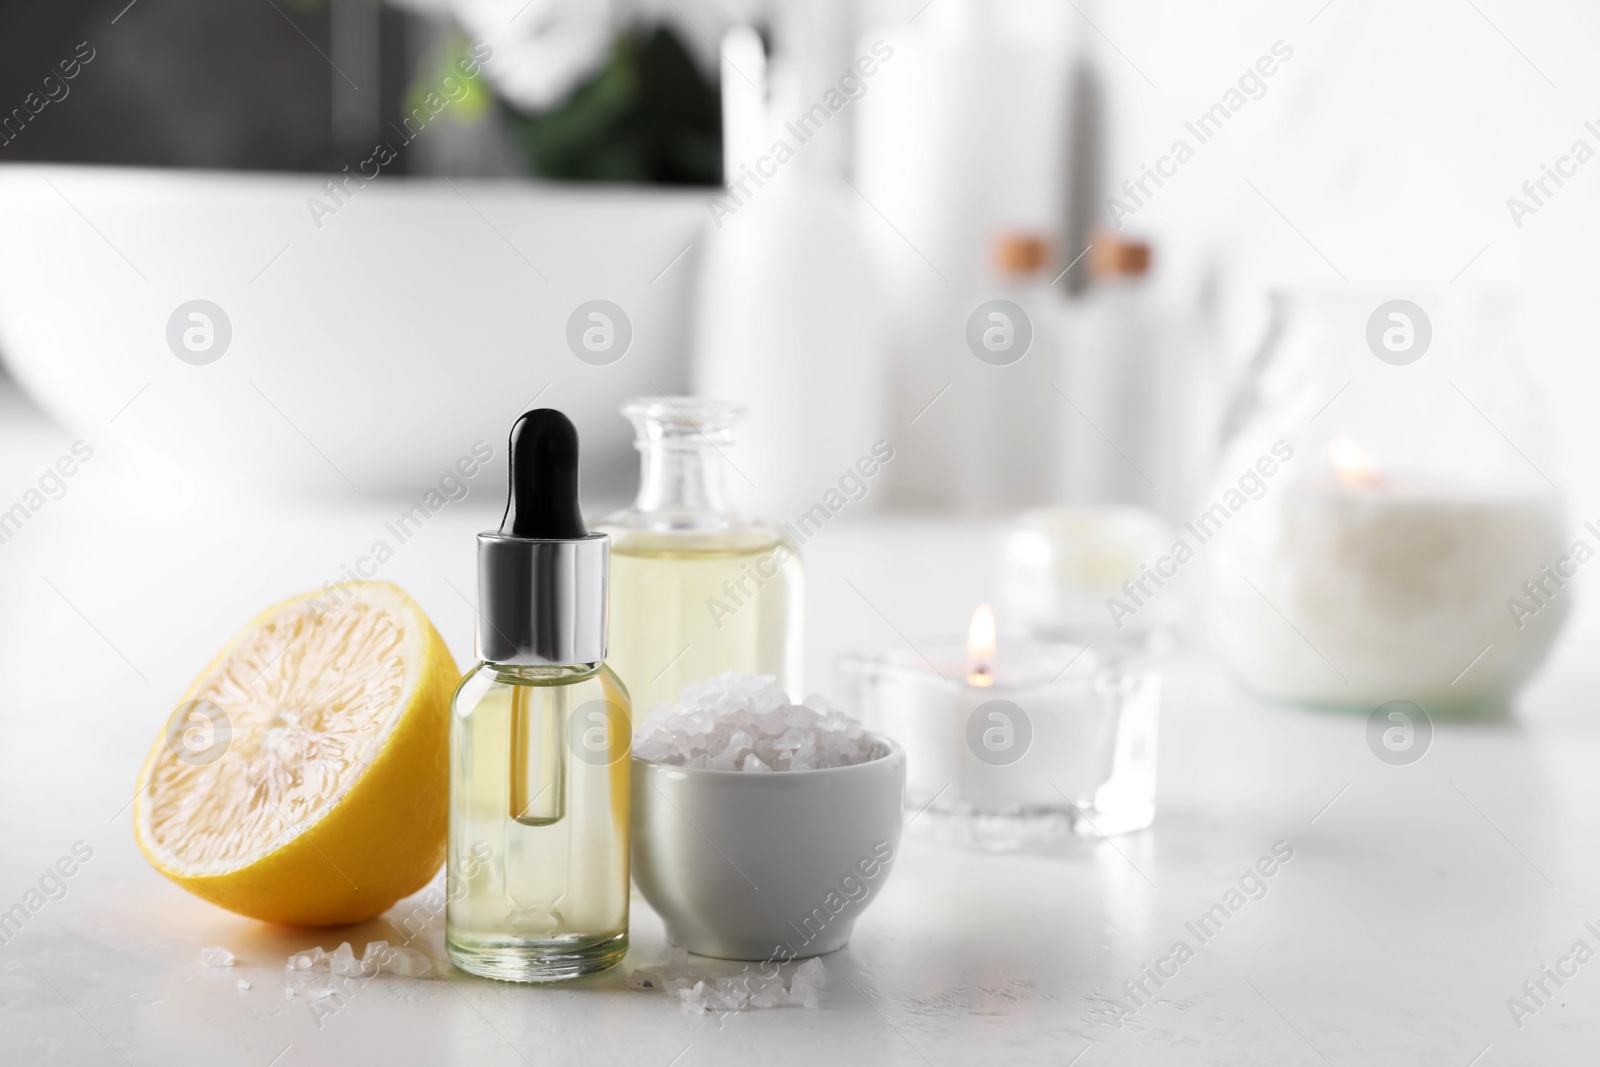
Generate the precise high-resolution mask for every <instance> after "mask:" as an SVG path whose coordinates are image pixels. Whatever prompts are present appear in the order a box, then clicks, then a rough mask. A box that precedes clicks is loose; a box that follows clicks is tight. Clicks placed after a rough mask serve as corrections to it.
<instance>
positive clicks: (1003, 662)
mask: <svg viewBox="0 0 1600 1067" xmlns="http://www.w3.org/2000/svg"><path fill="white" fill-rule="evenodd" d="M839 673H840V685H839V690H840V692H841V694H842V695H843V697H844V700H845V706H846V707H847V708H848V709H849V710H851V711H853V712H855V713H856V714H857V715H859V716H860V718H861V720H862V722H863V724H864V725H866V727H867V728H868V729H870V730H875V731H877V732H880V733H884V734H887V735H889V736H890V737H893V738H895V739H896V740H897V741H899V742H900V743H901V744H902V745H903V746H905V749H906V757H907V759H906V775H907V777H906V806H907V808H908V809H909V810H912V811H919V812H920V811H922V810H924V809H926V808H929V807H932V808H933V810H935V811H936V812H940V813H944V814H948V815H962V816H968V815H975V816H1004V817H1008V818H1012V819H1018V820H1029V819H1042V820H1044V821H1046V822H1053V823H1056V824H1059V825H1060V826H1061V827H1062V828H1065V829H1068V830H1074V831H1077V832H1083V833H1091V832H1095V831H1094V830H1092V829H1091V827H1090V825H1089V823H1090V822H1092V823H1093V825H1094V826H1095V827H1098V830H1099V832H1103V833H1117V832H1123V831H1126V830H1133V829H1139V828H1142V827H1144V826H1147V825H1149V823H1150V819H1151V818H1152V817H1153V815H1154V804H1155V757H1156V718H1157V705H1158V700H1159V691H1160V676H1159V675H1158V674H1157V673H1156V672H1155V671H1152V670H1147V669H1143V668H1130V667H1128V666H1127V665H1126V664H1125V663H1117V662H1112V661H1108V660H1105V659H1103V658H1102V657H1100V656H1098V655H1096V653H1095V652H1094V651H1093V650H1092V649H1086V648H1083V647H1081V646H1075V645H1066V644H1051V643H1043V642H1034V641H1026V642H1025V641H1008V642H1006V643H1005V644H1004V645H1002V644H1001V643H1000V641H999V639H998V626H997V623H996V619H995V613H994V611H993V609H992V608H990V606H989V605H988V604H980V605H979V606H978V608H977V610H976V611H974V612H973V615H972V622H971V625H970V626H969V627H968V630H967V640H966V644H965V647H964V648H963V647H962V645H961V643H960V642H958V641H942V642H935V643H921V644H919V646H918V649H916V650H912V649H896V650H893V651H889V652H884V653H875V654H860V655H848V656H845V657H843V658H842V659H841V660H840V663H839Z"/></svg>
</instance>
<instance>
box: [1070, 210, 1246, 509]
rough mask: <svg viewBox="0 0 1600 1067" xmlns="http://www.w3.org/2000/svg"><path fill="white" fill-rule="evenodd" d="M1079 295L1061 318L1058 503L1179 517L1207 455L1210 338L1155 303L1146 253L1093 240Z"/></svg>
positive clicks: (1201, 322)
mask: <svg viewBox="0 0 1600 1067" xmlns="http://www.w3.org/2000/svg"><path fill="white" fill-rule="evenodd" d="M1089 259H1090V260H1091V261H1092V264H1093V265H1092V268H1091V271H1090V275H1091V278H1092V281H1091V285H1090V288H1089V291H1088V292H1087V293H1085V294H1084V296H1083V297H1081V298H1079V299H1077V300H1074V301H1070V302H1069V303H1068V304H1067V305H1066V306H1064V307H1062V308H1061V309H1060V314H1059V316H1058V319H1057V322H1058V328H1059V329H1060V330H1061V332H1062V337H1063V339H1062V344H1061V349H1062V355H1061V358H1060V362H1059V380H1058V385H1059V387H1060V389H1061V391H1062V392H1063V393H1064V394H1065V395H1066V397H1067V399H1068V400H1069V401H1070V402H1071V404H1070V407H1069V410H1068V412H1067V413H1066V415H1065V416H1064V417H1063V419H1062V421H1061V423H1060V425H1059V431H1060V436H1059V438H1058V442H1057V444H1056V455H1057V457H1058V461H1059V472H1060V474H1059V478H1060V480H1059V482H1058V483H1057V495H1058V496H1059V498H1060V499H1061V500H1062V501H1063V502H1065V503H1068V504H1131V505H1135V506H1138V507H1142V508H1147V509H1149V510H1151V511H1154V512H1156V513H1158V514H1160V515H1161V516H1162V517H1163V518H1165V519H1167V520H1168V521H1178V520H1181V519H1182V518H1185V517H1187V510H1188V509H1189V508H1190V507H1191V506H1192V505H1193V503H1194V499H1195V493H1196V491H1197V490H1198V488H1199V486H1200V484H1201V483H1202V482H1203V481H1204V479H1205V478H1206V477H1207V476H1208V475H1209V470H1210V467H1209V464H1210V458H1211V455H1212V453H1213V452H1214V450H1215V437H1216V422H1217V411H1216V409H1217V402H1218V398H1217V392H1218V388H1217V386H1218V383H1217V381H1216V374H1215V373H1214V368H1213V365H1212V364H1213V362H1214V351H1213V347H1212V346H1213V331H1212V330H1211V329H1209V326H1208V323H1207V322H1206V321H1205V315H1204V310H1205V309H1204V308H1201V309H1199V310H1198V311H1197V312H1196V313H1195V314H1192V315H1191V314H1189V313H1187V312H1185V311H1184V309H1182V308H1180V307H1177V306H1175V305H1173V304H1171V303H1169V302H1168V301H1166V300H1164V299H1163V297H1162V296H1161V294H1160V292H1159V290H1158V289H1157V288H1156V286H1155V285H1154V283H1153V281H1152V280H1151V278H1150V265H1151V252H1150V246H1149V245H1148V244H1145V243H1144V242H1142V241H1137V240H1127V239H1121V238H1118V237H1116V236H1115V235H1113V234H1109V233H1106V232H1104V231H1102V232H1101V233H1099V234H1097V235H1096V237H1095V239H1094V245H1093V249H1092V250H1091V252H1090V253H1089Z"/></svg>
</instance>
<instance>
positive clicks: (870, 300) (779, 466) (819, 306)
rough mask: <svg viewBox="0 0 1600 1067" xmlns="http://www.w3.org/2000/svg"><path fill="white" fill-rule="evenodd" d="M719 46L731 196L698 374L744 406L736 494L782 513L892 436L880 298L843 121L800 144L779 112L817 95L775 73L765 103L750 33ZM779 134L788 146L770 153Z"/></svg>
mask: <svg viewBox="0 0 1600 1067" xmlns="http://www.w3.org/2000/svg"><path fill="white" fill-rule="evenodd" d="M722 51H723V77H722V85H723V101H724V105H723V116H724V126H725V138H726V152H725V159H726V163H725V167H724V169H725V179H726V181H727V184H728V186H729V190H730V193H729V195H727V196H726V197H724V198H722V199H720V200H719V204H720V207H719V208H718V209H717V210H716V211H715V214H716V216H717V217H716V218H715V220H714V221H713V223H712V225H711V229H710V239H709V241H708V243H707V248H706V252H705V256H704V258H703V259H702V261H701V274H700V283H699V287H698V291H697V296H696V301H697V304H696V309H695V317H694V328H693V340H692V344H691V364H690V382H691V387H692V389H693V391H694V392H695V393H697V394H699V395H702V396H710V397H717V398H720V399H726V400H737V401H740V402H742V403H743V404H745V405H746V407H748V409H749V417H748V419H747V420H746V421H745V423H744V427H743V428H742V429H741V433H740V438H741V443H740V446H739V448H738V450H737V452H736V453H735V454H734V455H733V457H732V460H733V463H734V464H735V466H736V472H735V474H734V475H733V476H732V478H731V479H730V490H731V494H730V495H732V496H733V497H734V498H735V499H736V500H738V501H739V502H740V503H741V504H742V505H743V506H744V507H745V508H747V509H748V510H752V511H755V512H758V513H761V514H768V515H772V516H774V517H776V518H778V519H779V520H788V519H793V518H794V517H796V516H798V515H799V514H800V513H802V512H803V511H805V510H806V509H808V508H810V507H811V506H813V505H814V504H816V503H818V502H819V501H820V500H821V499H822V497H823V495H824V493H826V492H827V491H828V490H829V489H830V488H835V487H837V484H838V481H839V479H840V477H841V476H842V475H843V474H845V473H846V472H847V471H849V470H851V469H852V468H853V467H854V465H855V463H856V461H857V460H858V459H859V458H860V457H861V456H862V455H864V454H868V453H870V451H871V449H872V445H873V444H874V442H876V441H879V440H883V439H886V438H887V437H888V432H887V421H888V420H887V406H888V405H887V397H886V394H885V385H884V365H883V358H882V342H881V325H880V313H881V310H882V308H881V304H882V302H881V300H880V299H879V298H878V296H877V295H876V294H877V286H876V280H875V278H874V276H873V273H872V270H871V267H870V265H869V264H868V262H867V259H866V255H865V253H864V252H863V251H862V248H861V243H860V238H859V233H858V211H859V210H860V209H859V207H858V204H857V202H856V198H855V194H854V193H853V192H852V191H851V190H850V188H849V187H848V186H847V185H845V184H844V183H843V181H842V180H841V179H840V178H839V177H838V175H837V174H836V173H834V170H835V167H834V164H835V162H836V160H837V153H836V152H835V151H833V150H831V149H830V146H829V144H827V143H824V139H825V138H827V137H828V135H830V134H832V135H834V139H841V138H842V137H843V134H844V131H843V129H840V130H838V131H834V130H831V129H829V128H828V127H827V126H823V127H822V128H821V129H820V130H817V131H801V132H810V136H809V137H807V138H806V139H805V140H802V139H801V137H800V135H799V134H797V132H796V128H795V127H794V126H793V125H792V123H790V122H786V121H785V120H786V119H793V118H794V117H796V116H798V115H800V114H801V113H803V112H805V111H806V110H807V108H808V107H809V105H810V104H811V103H814V102H815V101H809V100H804V99H803V98H802V96H801V94H802V90H801V89H800V88H799V87H800V86H801V85H803V84H805V80H804V79H802V78H798V77H796V78H792V79H789V80H788V81H787V82H786V81H785V80H784V79H783V78H781V77H780V78H777V79H776V80H775V81H774V82H773V84H775V86H776V88H775V91H774V92H773V93H772V100H771V102H769V101H768V100H767V92H766V86H767V85H768V84H769V79H768V77H767V73H766V72H767V64H766V59H765V56H764V54H763V51H762V46H761V42H760V40H759V38H758V37H757V36H756V35H755V33H754V32H753V31H751V30H749V29H747V28H741V29H737V30H733V31H730V32H729V34H728V36H727V38H726V39H725V41H724V45H723V49H722ZM829 121H830V122H837V121H839V119H837V118H834V119H831V120H829ZM813 138H815V139H816V140H815V143H813V140H812V139H813ZM780 141H781V142H783V143H784V144H785V145H787V146H788V149H789V152H788V153H787V154H785V153H782V152H778V151H775V147H776V145H777V143H778V142H780ZM780 157H781V158H780ZM763 171H764V172H766V174H765V176H764V175H763V174H761V173H760V172H763ZM891 443H892V442H891Z"/></svg>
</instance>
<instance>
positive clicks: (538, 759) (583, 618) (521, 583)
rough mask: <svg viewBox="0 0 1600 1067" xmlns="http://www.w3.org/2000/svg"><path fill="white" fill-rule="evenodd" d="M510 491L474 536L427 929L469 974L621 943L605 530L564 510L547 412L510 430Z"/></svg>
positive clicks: (574, 506) (624, 942) (620, 840)
mask: <svg viewBox="0 0 1600 1067" xmlns="http://www.w3.org/2000/svg"><path fill="white" fill-rule="evenodd" d="M510 457H511V479H510V480H511V491H510V498H509V500H508V501H507V503H506V512H505V518H504V520H503V521H502V523H501V525H500V529H499V530H498V531H492V532H487V533H482V534H479V535H478V627H477V635H478V636H477V644H478V658H479V660H480V661H481V662H480V663H479V664H478V665H477V667H475V668H474V669H473V670H472V671H470V672H469V673H468V674H467V676H466V677H465V678H464V679H463V680H462V682H461V685H460V687H459V688H458V689H457V690H456V695H455V700H454V702H453V704H452V708H451V711H452V714H451V723H450V849H449V861H448V866H447V868H446V894H445V895H446V899H447V905H446V920H445V940H446V944H447V946H448V948H449V952H450V958H451V960H452V961H454V963H455V964H456V966H458V967H460V968H462V969H463V970H466V971H469V972H471V973H473V974H477V975H482V976H484V977H486V978H499V979H503V980H506V981H514V982H553V981H560V980H563V979H568V978H577V977H580V976H582V975H586V974H593V973H594V972H596V971H601V970H604V969H606V968H607V967H610V966H612V965H613V964H615V963H617V962H618V961H620V960H621V959H622V957H623V955H624V954H625V953H626V952H627V949H628V788H629V755H630V750H631V744H632V737H633V727H632V715H631V709H630V705H629V700H628V693H627V690H626V689H624V688H623V685H622V683H621V681H619V680H618V678H617V676H616V675H615V674H614V673H612V671H611V668H609V667H607V666H606V664H605V662H604V660H605V657H606V640H607V609H606V580H607V569H608V566H609V562H610V539H609V538H608V537H607V536H606V535H605V534H602V533H589V532H588V531H587V530H586V529H585V527H584V523H583V518H582V516H581V514H580V512H579V509H578V434H577V431H576V430H575V429H574V428H573V425H572V423H571V422H570V421H568V419H567V418H566V416H564V415H562V414H561V413H560V412H559V411H554V410H551V409H548V408H541V409H539V410H536V411H528V412H525V413H524V414H523V415H522V416H521V417H520V418H518V419H517V421H516V424H515V425H514V426H512V428H511V447H510Z"/></svg>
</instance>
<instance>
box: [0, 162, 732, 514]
mask: <svg viewBox="0 0 1600 1067" xmlns="http://www.w3.org/2000/svg"><path fill="white" fill-rule="evenodd" d="M326 181H327V178H326V176H314V175H265V174H225V173H205V172H194V171H163V170H143V169H124V168H100V167H77V166H32V165H18V166H7V167H0V233H3V234H4V235H5V238H4V240H3V241H0V356H3V358H4V360H5V362H6V364H7V366H9V368H10V369H11V371H12V372H13V373H14V374H15V376H16V377H17V379H18V380H19V381H20V382H21V383H22V385H23V387H24V388H25V389H26V390H27V391H28V392H29V393H30V394H31V395H32V396H33V397H34V398H35V399H36V400H37V401H38V402H39V403H40V404H41V405H43V406H44V407H45V408H46V410H47V411H49V412H50V413H51V414H52V415H54V416H55V417H57V418H58V419H60V420H61V421H63V422H64V423H66V424H68V425H69V426H71V427H73V428H74V429H75V430H76V432H78V433H80V434H81V435H83V436H84V437H85V438H86V439H88V440H89V441H91V442H98V441H101V440H108V441H110V442H113V443H115V442H117V441H119V440H121V441H123V442H125V443H130V444H133V445H135V446H136V447H138V448H140V449H145V448H148V449H154V450H156V451H158V452H159V453H161V454H163V455H164V456H165V457H167V459H169V460H170V461H172V462H173V463H176V464H177V465H178V466H179V467H180V468H182V469H184V470H186V471H188V472H189V473H190V474H191V475H192V476H194V477H195V478H197V479H199V480H202V481H205V482H216V481H218V480H221V479H229V480H234V481H240V480H248V481H249V482H250V483H253V484H254V485H256V486H259V487H260V488H262V489H265V490H269V491H273V492H275V493H285V492H286V493H289V494H292V495H307V494H310V495H322V494H328V493H332V494H349V493H352V492H356V491H359V492H362V493H409V492H414V491H415V490H417V489H419V488H424V487H426V486H427V485H428V484H429V483H431V482H434V481H436V480H437V479H438V478H439V476H440V474H441V473H442V472H444V471H445V470H446V469H447V468H448V467H449V466H450V465H451V464H452V463H454V461H455V460H456V459H457V458H458V457H459V456H462V455H464V454H466V453H468V452H469V450H470V449H471V446H472V444H473V443H474V442H475V441H477V440H479V439H482V440H485V441H487V442H489V443H490V444H491V445H493V447H494V451H495V456H496V459H499V457H500V456H501V455H502V454H503V452H504V446H503V441H504V435H505V434H506V432H507V430H508V429H509V428H510V426H511V422H512V420H513V418H514V417H515V416H516V414H517V413H518V412H519V411H521V410H522V409H523V407H524V406H526V405H527V404H528V403H529V401H531V400H533V399H534V398H535V396H538V397H539V402H540V404H541V405H549V406H552V407H559V408H561V409H562V410H564V411H566V412H567V413H568V414H569V415H570V416H571V417H572V418H573V420H574V421H575V422H576V423H577V425H578V428H579V430H580V431H581V432H582V433H583V435H584V442H585V481H586V482H588V483H589V484H590V485H591V486H593V485H597V484H598V485H605V486H607V487H608V488H612V489H613V490H614V489H615V488H616V487H617V486H619V485H624V486H625V485H628V484H631V474H629V473H627V472H628V471H630V470H631V468H632V467H633V464H634V463H635V458H634V457H633V455H632V453H631V451H630V450H629V448H628V441H629V440H630V430H629V427H628V426H627V424H626V423H625V422H624V420H623V419H622V418H621V416H620V415H618V414H617V404H618V402H619V401H620V400H621V399H623V398H624V397H627V396H630V395H634V394H638V393H647V392H652V391H654V390H656V389H660V390H663V391H668V392H671V391H676V390H681V388H682V387H683V383H684V379H685V346H686V337H687V332H688V323H687V311H686V309H687V308H688V306H689V305H690V303H691V301H690V300H689V286H690V284H691V282H692V279H693V277H694V272H695V262H696V260H697V256H696V254H695V251H693V250H692V249H691V246H692V245H697V244H698V243H699V241H700V231H701V228H702V227H703V226H704V224H705V221H706V218H707V216H706V213H705V207H704V199H705V196H704V193H702V192H663V191H658V190H641V189H637V188H630V189H606V188H592V187H590V188H578V187H572V186H557V185H547V184H534V183H505V182H474V181H465V180H455V181H454V184H453V185H452V184H451V183H450V182H447V181H443V180H433V179H406V178H401V177H379V178H378V179H376V180H374V181H371V182H368V183H367V184H366V185H365V186H364V187H362V188H360V189H359V190H357V191H355V192H354V193H353V194H351V195H349V196H348V197H347V198H346V200H345V202H344V204H343V205H342V206H340V207H339V208H338V210H337V212H336V213H332V214H327V213H322V214H321V217H320V219H317V218H313V213H312V211H311V209H310V208H309V207H308V200H310V199H311V198H313V197H320V199H321V200H322V201H323V202H324V203H325V204H332V203H333V201H332V200H331V199H330V198H329V197H328V196H327V194H326V193H325V191H324V189H323V186H324V184H325V182H326ZM352 187H353V183H352ZM319 222H320V226H319V225H318V223H319ZM686 249H690V250H689V251H688V253H687V254H684V253H685V250H686ZM196 299H201V300H207V301H210V302H212V303H214V304H216V305H217V306H219V307H220V308H222V310H223V311H224V313H225V314H226V316H227V318H228V320H229V323H230V324H231V328H232V339H231V342H230V343H229V346H228V348H227V350H226V351H225V352H223V354H222V355H221V356H220V357H219V358H217V359H216V360H215V361H214V362H211V363H209V364H205V365H195V364H192V363H189V362H185V361H184V360H181V359H179V358H178V357H177V355H175V354H174V351H173V350H172V348H170V347H169V344H168V341H167V331H168V320H169V318H171V317H172V316H173V313H174V311H175V310H176V309H177V308H178V307H179V305H182V304H184V303H186V302H188V301H191V300H196ZM594 299H605V300H609V301H612V302H613V303H615V304H617V305H619V306H620V307H621V308H623V309H624V311H625V312H626V314H627V316H628V318H629V319H630V320H631V324H632V330H633V339H632V343H631V346H630V348H629V349H628V351H627V353H626V355H625V356H624V357H623V358H621V359H620V360H618V361H617V362H614V363H611V364H609V365H604V366H599V365H592V364H590V363H585V362H583V361H581V360H579V359H578V358H577V356H575V355H574V354H573V352H572V351H571V350H570V349H569V347H568V344H567V340H566V335H567V322H568V318H569V317H570V316H571V315H572V314H573V312H574V310H575V309H577V307H578V306H579V305H580V304H583V303H585V302H586V301H589V300H594ZM352 487H354V488H353V489H352Z"/></svg>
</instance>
